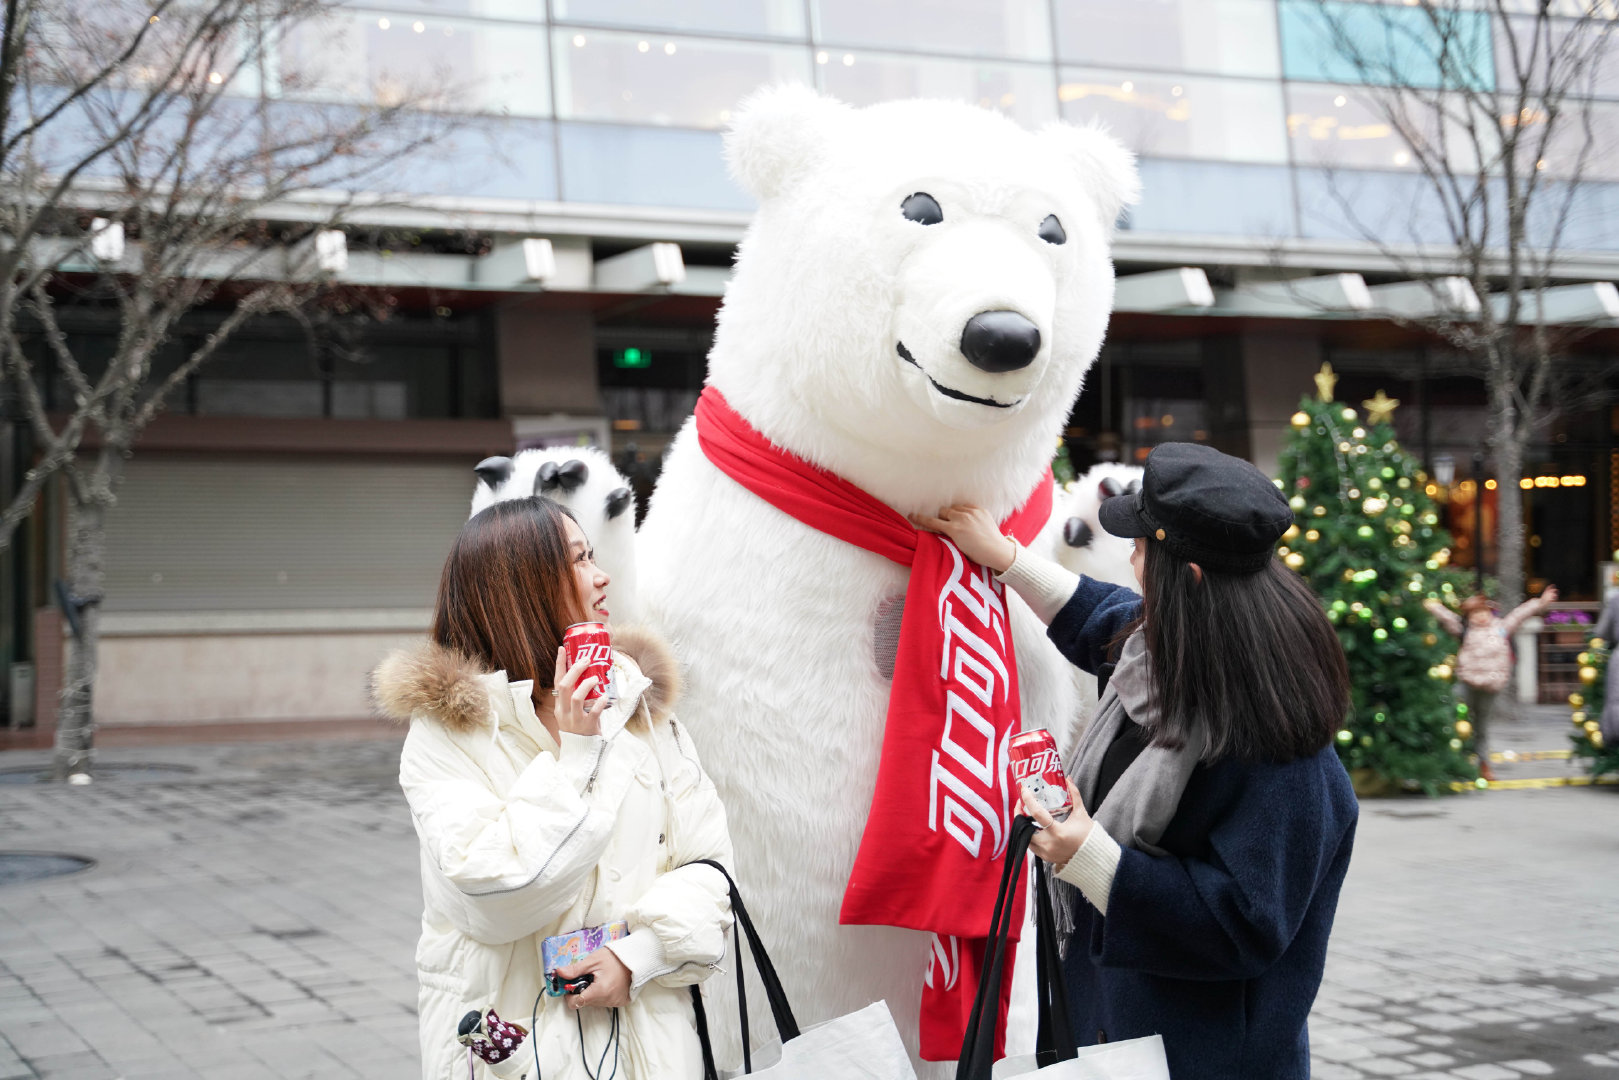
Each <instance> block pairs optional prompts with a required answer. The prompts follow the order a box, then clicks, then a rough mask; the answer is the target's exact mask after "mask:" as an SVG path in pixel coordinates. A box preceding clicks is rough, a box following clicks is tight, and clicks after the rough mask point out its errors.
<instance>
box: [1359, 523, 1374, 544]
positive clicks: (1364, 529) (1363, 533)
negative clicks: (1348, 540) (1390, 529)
mask: <svg viewBox="0 0 1619 1080" xmlns="http://www.w3.org/2000/svg"><path fill="white" fill-rule="evenodd" d="M1355 535H1356V536H1358V537H1360V538H1361V539H1362V540H1370V539H1371V538H1372V527H1371V526H1370V525H1362V526H1361V527H1360V528H1358V529H1356V530H1355Z"/></svg>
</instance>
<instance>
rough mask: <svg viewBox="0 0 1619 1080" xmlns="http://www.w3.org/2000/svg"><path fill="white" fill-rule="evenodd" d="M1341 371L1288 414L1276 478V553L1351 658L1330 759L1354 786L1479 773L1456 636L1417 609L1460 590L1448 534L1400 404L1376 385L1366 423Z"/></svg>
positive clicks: (1327, 375)
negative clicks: (1403, 435)
mask: <svg viewBox="0 0 1619 1080" xmlns="http://www.w3.org/2000/svg"><path fill="white" fill-rule="evenodd" d="M1336 382H1337V378H1336V376H1334V375H1333V374H1332V367H1331V365H1330V364H1329V365H1323V366H1322V369H1321V374H1319V375H1317V376H1316V385H1317V388H1318V393H1317V396H1316V397H1315V398H1314V399H1310V398H1306V399H1305V400H1304V401H1303V402H1301V403H1300V405H1299V411H1298V412H1297V413H1295V414H1294V415H1293V431H1292V435H1291V437H1290V438H1289V440H1288V442H1287V445H1286V446H1285V447H1284V448H1283V450H1282V455H1281V478H1280V480H1279V481H1278V483H1279V484H1280V486H1281V488H1282V491H1283V493H1284V494H1285V495H1287V496H1288V501H1289V504H1290V505H1291V506H1292V508H1293V514H1294V524H1293V527H1292V528H1291V529H1289V530H1288V531H1287V533H1286V534H1285V536H1284V537H1283V543H1284V544H1285V545H1286V546H1285V547H1283V548H1282V549H1281V551H1282V556H1283V559H1284V560H1285V561H1286V563H1287V565H1288V566H1290V567H1292V568H1293V569H1294V570H1297V571H1298V572H1299V573H1300V574H1302V575H1303V576H1304V578H1305V580H1306V581H1308V582H1309V583H1310V586H1311V588H1312V589H1314V590H1315V592H1316V595H1318V596H1320V597H1321V602H1322V604H1323V605H1324V606H1325V607H1326V609H1327V618H1328V619H1330V620H1331V621H1332V623H1333V624H1334V625H1335V626H1336V627H1337V628H1338V640H1339V641H1340V642H1341V643H1342V644H1343V648H1344V654H1345V656H1346V657H1347V658H1348V660H1349V678H1350V683H1351V686H1352V687H1353V697H1352V706H1351V710H1350V714H1349V717H1348V719H1347V721H1346V722H1345V724H1344V726H1343V728H1342V730H1340V731H1339V732H1338V753H1339V756H1340V757H1341V758H1342V759H1343V762H1344V765H1345V766H1346V767H1347V768H1348V769H1349V770H1350V775H1351V776H1353V777H1354V778H1355V782H1356V788H1357V789H1358V790H1360V791H1362V792H1363V793H1375V792H1378V791H1383V790H1400V789H1415V788H1420V789H1421V790H1423V791H1426V792H1428V793H1429V794H1437V793H1439V792H1442V791H1448V790H1452V785H1454V784H1456V783H1457V782H1458V781H1466V782H1479V783H1482V781H1478V770H1477V768H1476V767H1475V766H1474V764H1473V763H1472V760H1471V759H1470V757H1469V756H1468V755H1469V751H1470V749H1471V746H1470V742H1471V735H1472V725H1471V724H1470V723H1469V722H1468V720H1467V707H1466V706H1465V705H1462V704H1459V703H1457V702H1456V701H1455V699H1454V691H1453V685H1452V682H1451V679H1452V678H1453V674H1454V668H1455V664H1456V658H1455V655H1454V650H1455V648H1456V644H1457V643H1456V640H1455V639H1454V638H1452V637H1450V636H1449V635H1448V634H1446V633H1445V632H1444V631H1443V630H1441V629H1440V627H1439V626H1438V624H1437V623H1436V621H1435V620H1434V617H1433V615H1431V614H1430V613H1429V612H1428V611H1427V610H1425V609H1424V608H1423V606H1422V605H1423V601H1424V600H1429V599H1441V598H1442V599H1446V600H1449V599H1451V598H1452V596H1453V595H1454V593H1455V591H1456V586H1455V583H1454V582H1453V581H1451V580H1449V579H1450V578H1451V577H1452V574H1451V573H1450V572H1447V571H1446V570H1445V566H1446V565H1447V563H1448V561H1449V559H1450V548H1449V543H1450V537H1449V536H1448V534H1446V533H1445V531H1444V530H1443V529H1442V528H1440V527H1439V515H1438V514H1437V512H1436V511H1435V509H1434V504H1433V500H1432V498H1431V497H1430V495H1429V491H1430V490H1431V489H1430V488H1429V487H1428V483H1427V477H1426V476H1425V475H1424V474H1423V473H1422V472H1421V471H1420V470H1419V469H1418V468H1417V463H1416V462H1415V461H1413V460H1412V459H1411V458H1410V457H1409V456H1408V455H1406V454H1405V453H1404V452H1403V451H1402V450H1401V449H1400V447H1399V445H1398V444H1397V443H1396V442H1395V440H1394V429H1393V427H1392V426H1391V424H1390V419H1391V416H1392V413H1393V411H1394V408H1395V406H1397V405H1398V404H1399V402H1398V401H1397V400H1395V399H1393V398H1389V397H1388V396H1387V395H1385V394H1384V393H1383V392H1382V391H1381V390H1379V391H1378V392H1377V396H1376V397H1375V398H1373V399H1372V400H1370V401H1367V402H1365V403H1364V404H1365V407H1366V410H1367V420H1366V422H1365V424H1362V423H1361V421H1360V417H1359V414H1357V413H1356V412H1355V410H1354V409H1352V408H1348V407H1345V406H1344V405H1342V404H1340V403H1337V402H1335V401H1333V400H1332V398H1333V387H1334V384H1335V383H1336Z"/></svg>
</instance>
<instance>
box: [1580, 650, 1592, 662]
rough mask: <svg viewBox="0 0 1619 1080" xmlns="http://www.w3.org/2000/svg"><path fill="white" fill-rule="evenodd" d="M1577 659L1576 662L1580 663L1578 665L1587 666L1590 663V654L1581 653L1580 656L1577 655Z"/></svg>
mask: <svg viewBox="0 0 1619 1080" xmlns="http://www.w3.org/2000/svg"><path fill="white" fill-rule="evenodd" d="M1577 659H1578V660H1579V662H1580V663H1582V664H1589V663H1590V662H1591V654H1590V653H1588V652H1582V653H1581V654H1580V655H1579V656H1578V657H1577Z"/></svg>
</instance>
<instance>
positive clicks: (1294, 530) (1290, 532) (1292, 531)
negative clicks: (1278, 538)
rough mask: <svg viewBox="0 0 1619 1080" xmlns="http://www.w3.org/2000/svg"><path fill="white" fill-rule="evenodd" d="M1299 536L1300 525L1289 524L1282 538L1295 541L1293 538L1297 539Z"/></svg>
mask: <svg viewBox="0 0 1619 1080" xmlns="http://www.w3.org/2000/svg"><path fill="white" fill-rule="evenodd" d="M1298 538H1299V527H1298V526H1297V525H1289V526H1288V527H1287V531H1286V532H1285V533H1283V534H1282V539H1283V540H1287V541H1290V542H1291V541H1293V540H1297V539H1298Z"/></svg>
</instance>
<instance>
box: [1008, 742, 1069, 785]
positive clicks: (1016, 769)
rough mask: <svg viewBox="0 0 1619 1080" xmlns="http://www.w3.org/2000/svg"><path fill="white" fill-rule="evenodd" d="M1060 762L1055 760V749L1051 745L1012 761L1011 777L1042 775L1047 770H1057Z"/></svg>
mask: <svg viewBox="0 0 1619 1080" xmlns="http://www.w3.org/2000/svg"><path fill="white" fill-rule="evenodd" d="M1061 769H1062V763H1061V762H1059V761H1058V760H1057V751H1055V750H1053V749H1052V748H1051V747H1049V746H1048V747H1046V748H1045V749H1043V750H1040V751H1037V752H1036V753H1033V754H1030V755H1029V756H1028V757H1026V758H1023V759H1021V760H1018V759H1013V761H1012V779H1013V780H1025V779H1027V778H1029V777H1031V776H1044V775H1045V774H1046V773H1048V772H1058V771H1061Z"/></svg>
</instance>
